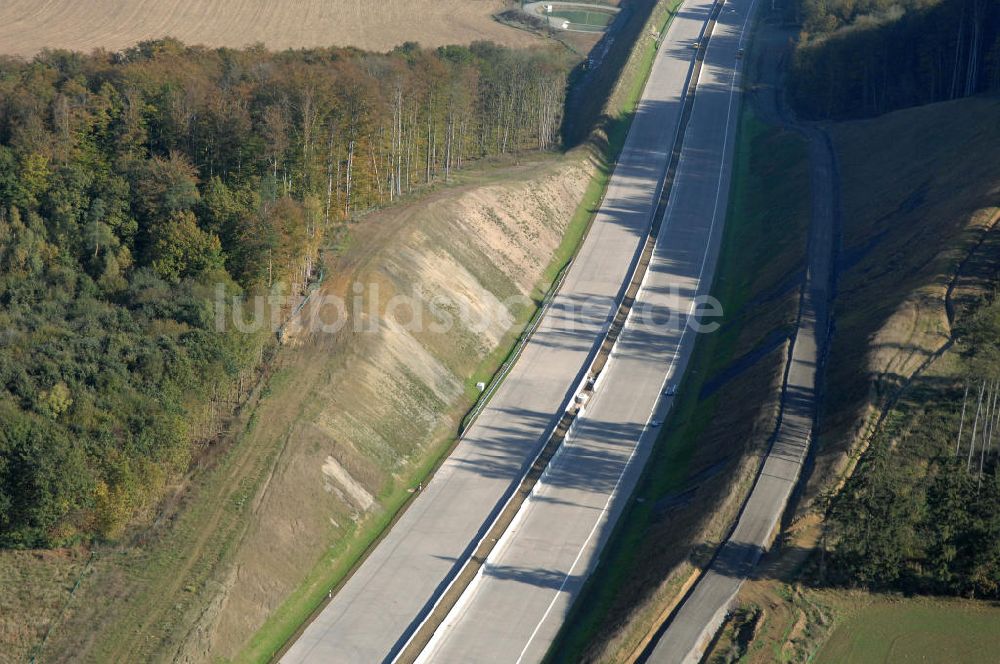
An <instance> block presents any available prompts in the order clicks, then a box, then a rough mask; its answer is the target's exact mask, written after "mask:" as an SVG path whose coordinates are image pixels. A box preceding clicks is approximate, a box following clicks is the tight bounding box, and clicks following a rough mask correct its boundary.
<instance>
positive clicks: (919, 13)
mask: <svg viewBox="0 0 1000 664" xmlns="http://www.w3.org/2000/svg"><path fill="white" fill-rule="evenodd" d="M798 2H799V5H797V8H798V13H799V20H800V21H801V24H802V35H801V40H800V44H799V46H798V48H797V49H796V52H795V57H794V59H793V64H792V67H791V71H790V77H789V92H790V97H791V100H792V102H793V103H794V105H795V106H796V108H797V110H798V112H799V113H800V114H802V115H803V116H805V117H809V118H834V119H843V118H856V117H866V116H873V115H878V114H882V113H886V112H889V111H892V110H896V109H900V108H905V107H908V106H916V105H920V104H927V103H931V102H937V101H945V100H948V99H956V98H959V97H965V96H969V95H973V94H976V93H979V92H986V91H989V90H998V89H1000V3H997V2H994V1H992V0H798Z"/></svg>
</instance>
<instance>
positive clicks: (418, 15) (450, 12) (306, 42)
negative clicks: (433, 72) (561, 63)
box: [0, 0, 538, 57]
mask: <svg viewBox="0 0 1000 664" xmlns="http://www.w3.org/2000/svg"><path fill="white" fill-rule="evenodd" d="M503 7H504V2H503V0H471V1H464V0H437V1H436V2H425V3H413V2H407V1H406V0H383V1H382V2H377V3H376V2H363V1H362V0H326V1H323V0H300V1H299V2H282V1H281V0H212V1H211V2H206V1H205V0H91V1H90V2H74V1H73V0H48V1H46V2H38V1H37V0H11V1H9V2H4V3H2V4H0V51H2V52H5V53H9V54H14V55H22V56H25V57H31V56H33V55H34V54H36V53H37V52H38V51H40V50H42V49H43V48H66V49H72V50H79V51H90V50H91V49H95V48H104V49H108V50H111V51H116V50H120V49H122V48H125V47H128V46H131V45H133V44H135V43H136V42H138V41H142V40H146V39H158V38H161V37H168V36H169V37H175V38H177V39H180V40H181V41H184V42H186V43H189V44H205V45H206V46H231V47H242V46H246V45H248V44H255V43H263V44H264V45H265V46H267V47H268V48H271V49H284V48H302V47H314V46H356V47H358V48H364V49H371V50H376V51H385V50H389V49H391V48H393V47H394V46H397V45H399V44H401V43H403V42H406V41H415V42H419V43H420V44H422V45H424V46H430V47H433V46H441V45H443V44H456V43H461V44H468V43H470V42H473V41H478V40H490V41H495V42H497V43H501V44H506V45H509V46H524V45H527V44H530V43H534V42H536V41H538V38H537V37H536V36H534V35H532V34H530V33H528V32H525V31H522V30H516V29H514V28H510V27H507V26H504V25H501V24H500V23H498V22H496V21H494V20H493V18H492V14H494V13H495V12H497V11H500V10H501V9H502V8H503Z"/></svg>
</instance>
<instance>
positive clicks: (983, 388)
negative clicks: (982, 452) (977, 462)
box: [965, 380, 986, 471]
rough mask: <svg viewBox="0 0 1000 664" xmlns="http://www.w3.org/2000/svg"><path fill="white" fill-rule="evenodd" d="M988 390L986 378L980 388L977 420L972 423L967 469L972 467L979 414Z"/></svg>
mask: <svg viewBox="0 0 1000 664" xmlns="http://www.w3.org/2000/svg"><path fill="white" fill-rule="evenodd" d="M985 391H986V381H985V380H984V381H983V383H982V385H981V386H980V388H979V400H978V401H977V402H976V421H975V422H974V423H973V424H972V440H971V441H970V442H969V459H968V461H966V463H965V470H966V471H968V470H969V469H970V468H971V467H972V453H973V452H974V451H975V449H976V432H977V431H978V430H979V414H980V412H982V406H983V392H985Z"/></svg>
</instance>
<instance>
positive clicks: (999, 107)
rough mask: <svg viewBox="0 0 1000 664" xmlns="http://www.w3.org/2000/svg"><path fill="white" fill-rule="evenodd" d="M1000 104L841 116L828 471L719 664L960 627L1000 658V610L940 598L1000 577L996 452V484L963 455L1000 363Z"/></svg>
mask: <svg viewBox="0 0 1000 664" xmlns="http://www.w3.org/2000/svg"><path fill="white" fill-rule="evenodd" d="M998 114H1000V98H998V97H996V96H985V97H984V96H980V97H973V98H969V99H963V100H958V101H954V102H946V103H940V104H931V105H926V106H921V107H916V108H911V109H907V110H903V111H898V112H895V113H890V114H887V115H884V116H882V117H880V118H877V119H873V120H865V121H854V122H846V123H838V124H834V125H831V126H830V133H831V135H832V137H833V140H834V144H835V147H836V150H837V155H838V159H839V162H840V163H839V169H840V176H841V195H842V207H843V222H842V223H843V227H842V231H843V236H842V243H841V244H842V248H841V257H840V261H839V263H840V275H839V278H838V294H837V298H836V302H835V323H834V334H833V340H832V347H831V351H830V358H829V360H828V364H827V367H828V369H827V383H826V386H825V393H826V397H825V400H824V403H823V407H822V412H821V414H820V430H819V436H818V439H817V442H816V446H817V449H816V456H815V464H814V466H813V468H812V469H811V473H810V474H809V477H808V483H807V486H806V489H805V494H804V500H802V501H801V502H800V504H799V509H798V511H797V513H796V515H795V517H796V518H795V519H794V520H793V521H792V523H791V524H790V525H789V526H788V527H787V528H786V531H785V535H784V536H783V541H782V546H781V547H780V548H779V549H778V550H777V551H775V552H774V553H772V554H770V555H769V556H768V557H767V558H765V560H764V562H763V563H762V565H761V567H760V569H759V571H758V574H757V575H756V576H757V578H756V579H755V580H753V581H751V582H750V583H748V584H747V585H746V586H745V587H744V589H743V590H742V591H741V594H740V596H739V602H740V607H739V610H738V611H737V612H736V614H735V617H734V618H733V620H731V621H730V623H729V624H728V626H727V628H726V630H725V631H724V632H723V634H722V637H721V638H720V640H719V642H718V643H717V644H716V646H715V647H714V650H713V652H712V653H711V656H710V659H709V660H708V661H713V662H716V661H720V662H721V661H734V659H735V658H739V657H745V658H746V659H743V660H740V661H750V662H761V663H763V662H769V661H773V656H774V653H775V652H780V653H781V654H782V657H783V659H785V660H787V661H806V660H807V659H809V658H815V661H840V660H842V659H843V657H845V656H846V655H845V653H850V657H851V660H852V661H854V660H855V659H856V660H857V661H882V660H881V659H878V658H879V657H882V656H889V655H890V654H895V655H896V656H900V657H902V656H903V653H904V651H905V652H906V653H909V652H911V650H908V648H909V646H908V645H907V644H909V643H910V642H911V641H913V639H915V638H916V639H919V640H918V641H914V644H920V645H919V652H920V653H921V656H923V657H925V658H929V661H951V659H952V658H953V657H954V656H955V652H956V651H955V650H954V648H956V647H958V646H957V644H956V643H954V642H950V643H951V645H948V643H949V640H948V638H945V635H943V634H942V635H941V638H924V637H922V636H920V635H923V634H935V633H938V632H940V631H941V629H940V628H941V625H947V624H950V625H963V629H967V630H968V633H967V637H968V638H965V637H963V639H962V645H961V648H962V652H963V653H965V654H964V655H963V656H962V659H963V661H990V657H989V655H988V654H987V653H989V652H991V649H992V651H994V652H995V648H996V647H997V641H996V635H995V631H993V632H992V633H991V631H990V630H989V629H986V628H985V627H984V625H986V624H989V621H990V620H993V621H995V619H996V618H995V608H991V607H990V605H989V604H988V603H981V602H980V603H974V602H964V603H963V602H957V601H952V600H947V599H939V598H937V597H934V595H941V594H949V595H950V594H960V595H964V596H967V597H995V593H996V589H997V587H998V583H1000V565H998V561H997V558H996V551H997V550H998V549H997V543H998V542H1000V522H998V520H997V519H996V504H997V500H998V494H997V491H998V488H997V487H998V486H1000V484H998V483H997V479H996V478H997V475H996V473H997V460H996V456H995V453H994V454H993V456H992V458H991V457H990V456H989V455H987V456H984V462H985V463H984V473H983V478H982V480H981V481H980V479H979V474H978V456H979V453H978V452H977V455H976V456H977V464H976V466H977V471H976V472H968V471H967V470H966V463H965V461H966V458H965V455H966V454H967V453H968V447H969V443H968V438H969V435H970V433H971V432H970V431H969V429H966V433H965V434H964V438H965V443H964V446H963V454H962V455H961V456H962V458H961V463H958V462H956V459H957V457H956V455H955V447H954V446H955V442H956V435H957V432H958V427H959V420H960V413H961V408H962V400H963V399H962V397H963V391H964V386H965V385H966V384H973V385H974V387H977V388H978V385H979V382H978V381H980V380H982V379H983V378H991V377H995V376H996V375H997V371H998V370H1000V365H998V364H997V363H996V360H995V345H996V341H995V340H996V338H997V335H998V334H1000V327H998V325H997V320H998V319H997V316H996V309H997V304H996V301H995V300H994V296H995V293H996V288H997V284H998V275H1000V234H998V233H997V231H996V230H995V222H996V220H997V218H998V216H1000V165H998V163H997V161H996V159H995V155H996V154H997V152H998V151H1000V127H998V126H997V124H996V122H995V120H996V117H997V116H998ZM974 406H975V403H974V402H973V408H974ZM970 419H971V416H970ZM980 449H981V444H980ZM855 464H856V468H855ZM845 481H846V484H843V486H841V484H842V483H843V482H845ZM834 494H836V495H834ZM820 547H822V548H823V549H824V553H823V555H814V554H816V552H817V551H818V549H819V548H820ZM887 591H888V593H893V592H898V591H903V592H905V593H907V594H909V593H921V594H931V595H932V597H929V598H917V599H905V598H902V597H898V596H896V595H894V594H887ZM862 625H863V626H864V628H863V629H862V627H861V626H862ZM915 647H916V646H915ZM878 653H882V655H879V654H878ZM810 661H812V660H810Z"/></svg>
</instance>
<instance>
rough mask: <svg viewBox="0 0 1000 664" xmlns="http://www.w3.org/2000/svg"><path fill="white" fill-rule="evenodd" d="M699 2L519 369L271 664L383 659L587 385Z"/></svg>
mask: <svg viewBox="0 0 1000 664" xmlns="http://www.w3.org/2000/svg"><path fill="white" fill-rule="evenodd" d="M710 6H711V2H710V1H709V0H687V2H685V4H684V6H683V9H682V11H681V12H680V14H679V15H678V16H677V17H676V18H675V19H674V21H673V22H672V24H671V27H670V29H669V30H668V31H667V33H666V34H665V36H664V41H663V44H662V46H661V48H660V50H659V51H658V53H657V55H656V58H655V61H654V63H653V68H652V71H651V74H650V77H649V80H648V82H647V84H646V87H645V89H644V92H643V97H642V100H641V102H640V104H639V106H638V108H637V109H636V115H635V117H634V118H633V121H632V126H631V129H630V131H629V135H628V138H627V139H626V143H625V146H624V148H623V150H622V154H621V157H620V159H619V161H618V164H617V165H616V167H615V171H614V174H613V175H612V178H611V181H610V183H609V186H608V190H607V193H606V194H605V198H604V202H603V204H602V206H601V209H600V210H599V211H598V213H597V215H596V216H595V219H594V221H593V223H592V225H591V228H590V231H589V233H588V235H587V238H586V240H585V241H584V244H583V246H582V247H581V248H580V251H579V253H578V255H577V257H576V259H575V261H574V263H573V265H572V266H571V268H570V270H569V272H568V273H567V275H566V279H565V280H564V282H563V285H562V287H561V289H560V290H559V293H558V294H557V295H556V296H555V297H554V298H553V300H552V303H551V305H550V308H549V309H548V310H547V311H546V313H545V315H544V318H543V319H542V322H541V324H540V325H539V327H538V329H537V330H536V331H535V333H534V334H533V335H532V337H531V339H530V340H529V341H528V343H527V344H526V345H525V347H524V350H523V352H522V354H521V357H520V359H519V360H518V361H517V363H516V364H515V366H514V368H513V369H512V370H511V372H510V374H509V375H508V376H507V378H506V380H505V381H504V383H503V384H502V385H501V387H500V388H499V389H498V390H497V392H496V394H495V395H494V396H493V398H492V400H491V401H490V403H489V405H488V406H487V407H486V408H484V409H483V411H482V413H481V414H480V416H479V417H478V419H477V420H476V422H475V423H474V424H473V426H471V427H470V428H469V430H468V431H467V432H466V434H465V435H464V436H463V438H462V440H461V441H460V442H459V443H458V445H457V446H456V448H455V450H454V451H453V452H452V454H451V456H450V457H449V458H448V459H447V460H446V461H445V462H444V463H443V464H442V466H441V468H440V469H439V470H438V471H437V473H435V475H434V477H433V479H432V480H431V481H430V482H429V483H428V484H427V486H426V487H425V488H424V490H423V491H422V492H421V494H420V495H419V496H418V497H417V498H416V499H415V500H414V501H413V503H412V504H411V505H410V507H409V509H407V510H406V512H405V513H404V514H403V515H402V517H401V518H400V519H399V521H398V522H397V523H396V524H395V526H393V528H392V529H391V530H390V531H389V532H388V534H387V535H386V536H385V538H384V539H383V540H382V541H381V542H380V543H379V545H378V546H377V547H376V548H375V549H374V550H373V551H372V552H371V554H370V555H369V556H368V558H367V559H366V560H365V561H364V563H362V565H361V566H360V567H359V568H358V569H357V570H356V572H355V573H354V574H353V575H352V576H351V578H350V579H349V580H348V581H347V582H346V583H345V584H344V586H343V588H341V590H340V591H339V592H338V593H337V594H336V595H335V596H334V598H333V599H332V601H331V602H330V603H329V604H328V605H327V606H326V607H325V608H324V609H323V611H322V612H321V613H320V614H319V615H318V616H317V617H316V619H315V620H314V621H313V622H312V623H311V624H310V625H309V626H308V627H307V628H306V629H305V631H304V632H303V633H302V635H301V636H300V637H299V638H298V639H297V640H296V641H295V643H293V644H292V645H291V647H290V648H289V649H288V651H287V652H286V653H285V655H284V656H283V657H282V659H281V661H282V662H285V663H288V664H291V663H297V662H324V663H327V662H350V663H352V664H353V663H355V662H379V661H390V660H392V659H393V658H394V657H395V656H396V655H397V654H398V653H399V652H400V651H401V649H402V648H403V646H404V645H405V644H406V642H407V640H408V639H409V638H410V636H411V635H412V634H413V633H414V631H415V630H416V629H417V627H419V625H420V624H421V622H422V620H423V619H424V617H425V616H426V615H427V614H428V613H429V612H430V610H431V609H432V607H433V605H434V602H435V601H436V599H437V598H438V597H440V595H441V594H442V593H443V591H444V590H445V589H446V588H447V586H448V584H449V582H450V581H451V580H452V579H453V578H454V577H455V575H456V574H457V573H458V572H459V570H460V569H461V567H462V565H463V563H464V561H465V560H466V559H467V558H468V556H469V554H470V553H471V551H472V550H473V549H474V547H475V546H476V544H477V542H478V540H479V539H480V538H481V537H482V536H483V534H484V533H485V532H486V531H487V530H488V529H489V526H490V524H491V522H492V521H493V520H494V519H495V518H496V516H497V514H498V513H499V512H500V511H501V510H502V508H503V506H504V504H505V502H506V500H507V499H508V498H509V497H510V495H511V494H512V493H513V492H514V490H515V489H516V488H517V486H518V484H519V482H520V480H521V478H522V476H523V475H524V474H525V472H526V471H527V470H528V468H529V467H530V465H531V463H532V461H533V460H534V458H535V456H536V455H537V454H538V453H539V451H540V450H541V449H542V447H543V445H544V443H545V441H546V440H548V438H549V436H550V434H551V433H552V431H553V430H554V428H555V426H556V424H557V422H558V420H559V418H560V417H561V415H562V413H563V412H564V411H565V409H566V408H567V407H568V406H569V404H570V400H571V399H572V397H573V395H574V394H575V392H576V391H577V389H578V387H579V385H580V383H581V381H582V380H583V379H584V377H585V374H586V370H587V367H588V365H589V363H590V360H591V358H593V356H594V355H595V353H596V351H597V349H598V347H599V345H600V343H601V341H602V339H603V334H604V332H605V330H606V328H607V326H608V324H609V322H610V320H611V317H612V316H613V315H614V312H615V311H616V310H617V307H618V304H619V302H620V301H621V299H622V296H623V294H624V290H625V287H626V285H627V283H628V281H629V275H630V274H631V272H632V269H633V268H634V266H635V264H636V262H637V260H638V258H639V252H640V250H641V248H642V246H643V243H644V241H645V238H646V235H647V233H648V231H649V229H650V226H651V222H652V216H653V213H654V211H655V208H656V203H657V201H658V199H659V190H660V186H661V182H662V179H663V176H664V172H665V169H666V165H667V162H668V159H669V156H670V153H671V151H672V149H673V142H674V136H675V133H676V129H677V125H678V121H679V116H680V111H681V100H682V95H683V91H684V89H685V86H686V83H687V79H688V76H689V74H690V71H691V65H692V61H693V57H694V50H693V49H691V48H690V44H691V42H693V41H694V40H695V39H697V37H698V34H699V33H700V31H701V29H702V27H703V25H704V22H705V20H706V19H707V17H708V11H709V7H710Z"/></svg>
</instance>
